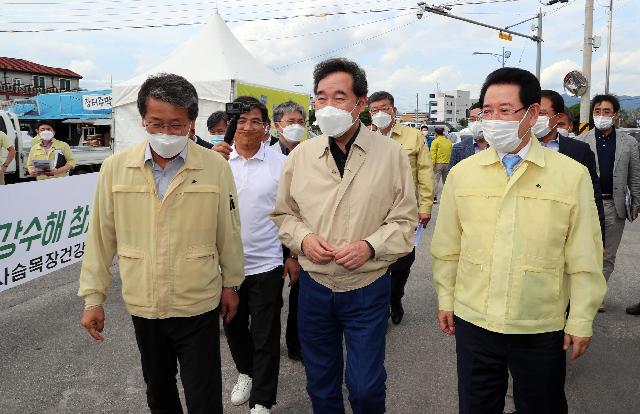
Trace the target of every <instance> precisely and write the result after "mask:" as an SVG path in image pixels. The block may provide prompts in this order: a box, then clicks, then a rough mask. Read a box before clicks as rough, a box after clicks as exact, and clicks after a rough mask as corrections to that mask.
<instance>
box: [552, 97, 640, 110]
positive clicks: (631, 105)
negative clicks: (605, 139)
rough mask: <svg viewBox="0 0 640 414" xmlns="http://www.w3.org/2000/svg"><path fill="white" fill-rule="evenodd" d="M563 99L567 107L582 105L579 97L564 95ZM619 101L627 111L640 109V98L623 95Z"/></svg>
mask: <svg viewBox="0 0 640 414" xmlns="http://www.w3.org/2000/svg"><path fill="white" fill-rule="evenodd" d="M562 97H563V98H564V104H565V105H567V106H572V105H575V104H577V103H580V98H579V97H577V96H569V95H567V94H564V93H563V94H562ZM618 99H619V100H620V106H621V107H622V109H624V110H625V111H633V110H634V109H636V108H640V96H628V95H621V96H618Z"/></svg>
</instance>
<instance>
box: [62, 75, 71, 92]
mask: <svg viewBox="0 0 640 414" xmlns="http://www.w3.org/2000/svg"><path fill="white" fill-rule="evenodd" d="M69 89H71V81H70V80H69V79H63V78H60V90H62V91H68V90H69Z"/></svg>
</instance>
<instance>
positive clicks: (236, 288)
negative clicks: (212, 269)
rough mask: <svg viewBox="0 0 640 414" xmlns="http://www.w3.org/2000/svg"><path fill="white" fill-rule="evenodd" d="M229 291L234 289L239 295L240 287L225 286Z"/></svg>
mask: <svg viewBox="0 0 640 414" xmlns="http://www.w3.org/2000/svg"><path fill="white" fill-rule="evenodd" d="M225 287H226V288H227V289H233V291H234V292H236V293H238V290H239V289H240V286H225Z"/></svg>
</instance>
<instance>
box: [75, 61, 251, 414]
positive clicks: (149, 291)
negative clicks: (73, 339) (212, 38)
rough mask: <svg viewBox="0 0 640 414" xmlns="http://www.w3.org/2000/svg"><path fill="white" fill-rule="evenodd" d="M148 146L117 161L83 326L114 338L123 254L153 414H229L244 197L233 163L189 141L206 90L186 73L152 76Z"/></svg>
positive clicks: (99, 215) (145, 106)
mask: <svg viewBox="0 0 640 414" xmlns="http://www.w3.org/2000/svg"><path fill="white" fill-rule="evenodd" d="M138 111H139V112H140V116H141V118H142V125H143V126H144V128H145V134H144V135H143V136H144V138H146V139H144V141H143V142H141V143H140V144H138V145H136V146H134V147H132V148H130V149H128V150H125V151H123V152H120V153H118V154H116V155H113V156H111V157H109V158H107V159H106V160H105V162H104V164H103V165H102V169H101V170H100V174H99V176H98V184H97V188H96V193H95V197H94V202H93V205H92V211H91V221H90V225H89V232H88V234H87V249H86V254H85V256H84V260H83V262H82V270H81V272H80V288H79V290H78V295H79V296H81V297H82V298H83V299H84V303H85V306H84V313H83V315H82V320H81V322H80V323H81V325H82V326H84V327H85V328H86V330H87V331H88V332H89V334H90V335H91V337H93V338H94V339H96V340H98V341H102V340H103V339H104V338H103V336H102V332H103V329H104V326H105V315H104V309H103V307H102V305H103V303H104V302H105V299H106V295H107V289H108V287H109V285H110V284H111V274H110V273H109V268H110V267H111V264H112V261H113V257H114V255H115V254H118V256H119V263H118V264H119V267H120V280H121V282H122V296H123V299H124V302H125V304H126V306H127V310H128V311H129V313H130V314H131V315H132V316H131V318H132V321H133V327H134V330H135V335H136V342H137V344H138V349H139V351H140V358H141V364H142V375H143V377H144V381H145V383H146V385H147V403H148V405H149V409H150V411H151V413H152V414H160V413H182V406H181V403H180V396H179V393H178V387H177V386H176V373H177V372H178V366H177V362H176V360H177V361H178V362H179V363H180V378H181V379H182V385H183V387H184V396H185V399H186V404H187V410H188V412H189V413H190V414H211V413H215V414H222V378H221V371H220V369H221V367H220V334H219V316H218V314H220V315H221V316H222V318H223V319H224V321H225V322H226V323H229V322H231V321H232V320H233V318H234V316H235V313H236V308H237V306H238V294H237V293H236V292H237V287H238V285H239V284H240V283H241V282H242V280H243V278H244V271H243V264H242V260H239V258H240V257H242V240H241V238H240V219H239V216H238V209H237V196H236V189H235V185H234V182H233V175H232V173H231V168H230V167H229V165H228V163H227V162H225V161H224V160H223V159H222V158H220V157H219V156H217V155H215V154H213V152H212V151H202V150H199V149H198V146H197V145H196V144H195V143H194V142H193V141H191V140H190V139H189V133H190V130H191V129H192V128H193V124H194V122H195V120H196V117H197V116H198V94H197V92H196V89H195V87H194V86H193V85H192V84H190V83H189V82H188V81H187V80H186V79H184V78H183V77H181V76H178V75H172V74H166V73H163V74H159V75H156V76H151V77H149V78H148V79H147V80H146V81H145V82H144V83H143V84H142V86H141V87H140V92H139V93H138Z"/></svg>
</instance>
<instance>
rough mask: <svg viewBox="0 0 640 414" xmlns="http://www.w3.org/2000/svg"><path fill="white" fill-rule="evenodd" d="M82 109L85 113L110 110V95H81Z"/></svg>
mask: <svg viewBox="0 0 640 414" xmlns="http://www.w3.org/2000/svg"><path fill="white" fill-rule="evenodd" d="M82 109H84V110H85V111H98V110H100V109H111V95H82Z"/></svg>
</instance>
